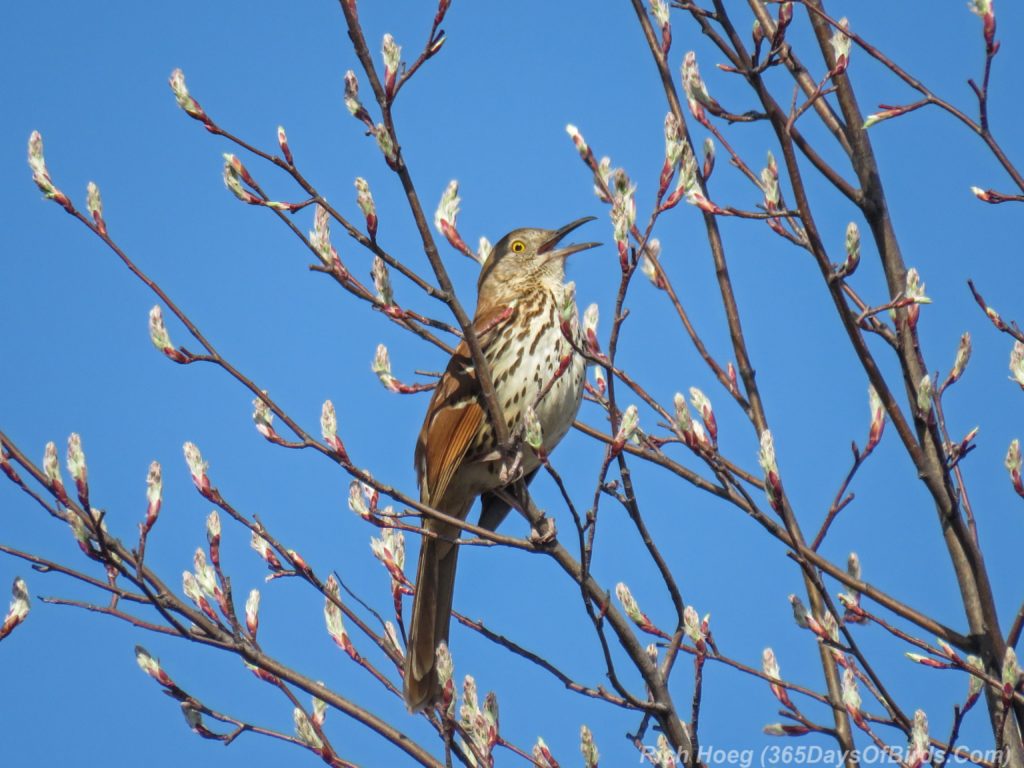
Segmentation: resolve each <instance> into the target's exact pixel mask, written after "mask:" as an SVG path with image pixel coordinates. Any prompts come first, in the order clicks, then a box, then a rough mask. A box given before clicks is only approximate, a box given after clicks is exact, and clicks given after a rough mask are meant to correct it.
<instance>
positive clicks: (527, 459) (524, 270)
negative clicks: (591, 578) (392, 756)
mask: <svg viewBox="0 0 1024 768" xmlns="http://www.w3.org/2000/svg"><path fill="white" fill-rule="evenodd" d="M588 221H593V217H592V216H589V217H586V218H582V219H577V220H576V221H574V222H572V223H570V224H567V225H565V226H564V227H562V228H561V229H556V230H550V229H516V230H513V231H512V232H509V233H508V234H507V235H505V237H503V238H501V240H499V241H498V243H497V244H496V245H495V246H494V248H493V250H492V251H491V254H490V256H489V257H488V259H487V261H486V262H485V263H484V265H483V267H482V268H481V271H480V279H479V282H478V283H477V304H476V313H475V314H474V316H473V329H474V330H475V332H476V334H477V338H478V339H479V340H480V346H481V348H482V350H483V353H484V357H485V358H486V360H487V364H488V366H490V372H491V378H492V381H493V382H494V391H495V394H496V395H497V399H498V403H499V405H500V406H501V408H502V411H503V412H504V415H505V422H506V424H507V425H508V429H509V432H514V431H515V430H516V428H517V427H518V426H519V423H520V421H521V419H522V416H523V413H524V411H525V409H526V407H527V406H531V405H532V406H533V407H534V408H535V411H536V414H537V418H538V420H539V421H540V425H541V431H542V433H543V444H542V450H543V451H550V450H551V449H552V448H554V447H555V445H557V444H558V441H559V440H561V439H562V437H564V436H565V433H566V432H568V431H569V427H570V426H572V422H573V420H574V419H575V418H576V411H577V410H578V409H579V406H580V399H581V398H582V396H583V378H584V370H585V368H586V365H585V362H584V360H583V359H582V357H580V355H579V354H576V353H574V352H573V348H572V346H571V345H570V344H569V343H568V341H567V340H566V339H565V338H564V336H563V334H562V330H561V310H562V305H563V300H564V288H565V286H564V285H563V280H564V279H565V259H566V257H567V256H569V255H571V254H573V253H576V252H577V251H582V250H585V249H587V248H593V247H595V246H597V245H599V243H582V244H580V245H569V246H566V247H563V248H559V247H558V244H559V242H560V241H561V240H562V239H563V238H564V237H565V236H566V235H568V234H569V233H570V232H572V231H573V230H574V229H576V228H577V227H579V226H580V225H582V224H585V223H586V222H588ZM574 311H575V310H574ZM569 325H570V327H571V328H574V329H575V333H576V334H577V340H576V341H577V345H578V343H579V338H578V336H579V326H578V323H576V322H572V323H570V324H569ZM566 356H569V364H568V367H567V368H564V369H563V371H562V374H561V375H560V376H559V377H558V378H557V379H555V378H554V377H555V375H556V373H557V371H558V369H559V367H560V364H561V363H562V361H563V358H565V357H566ZM553 379H554V383H553V384H551V382H552V380H553ZM549 384H551V386H550V389H549V390H548V391H547V392H546V393H544V396H543V397H542V398H540V400H539V401H538V397H539V396H540V395H541V393H542V391H543V389H544V388H545V387H546V386H548V385H549ZM499 449H500V446H498V445H497V443H496V441H495V439H494V430H493V429H492V427H491V423H490V420H489V418H488V415H487V407H486V404H485V403H484V401H483V398H482V395H481V392H480V386H479V384H478V382H477V378H476V374H475V372H474V368H473V360H472V357H471V356H470V353H469V348H468V347H467V346H466V343H465V342H462V343H460V344H459V346H458V347H457V348H456V350H455V353H454V354H453V355H452V359H451V360H450V361H449V363H448V367H447V368H446V369H445V372H444V375H443V376H442V377H441V379H440V381H439V382H438V384H437V388H436V389H435V390H434V395H433V397H432V398H431V400H430V407H429V408H428V409H427V415H426V418H425V419H424V420H423V428H422V429H421V430H420V435H419V439H418V440H417V441H416V454H415V464H416V476H417V480H418V482H419V488H420V501H421V502H422V503H423V504H426V505H427V506H430V507H433V508H434V509H436V510H438V511H440V512H443V513H445V514H446V515H449V516H450V517H454V518H458V519H459V520H465V519H466V516H467V515H468V514H469V509H470V507H471V506H472V505H473V502H474V501H475V500H476V498H477V496H481V497H482V500H481V511H480V526H481V527H483V528H487V529H488V530H494V529H495V528H497V527H498V525H499V524H500V523H501V521H502V520H503V519H504V518H505V515H507V514H508V511H509V506H508V503H507V502H505V501H503V500H502V499H500V498H499V497H498V495H497V494H495V493H494V491H496V490H499V489H501V488H502V487H504V486H506V485H507V484H508V483H509V479H508V478H507V477H506V478H505V479H504V481H503V480H502V478H501V474H502V471H501V470H502V463H503V459H502V458H501V457H500V450H499ZM539 465H540V461H539V459H538V458H537V456H536V454H535V452H534V451H532V450H530V449H526V450H524V451H523V452H522V456H521V470H522V476H523V477H525V479H526V482H529V481H530V479H532V477H533V475H534V474H535V473H536V471H537V468H538V467H539ZM423 528H424V529H426V530H427V531H429V532H430V533H431V534H434V535H433V536H423V537H422V540H421V541H422V543H421V547H420V560H419V565H418V567H417V574H416V595H415V597H414V598H413V603H412V620H411V623H410V625H409V638H408V644H407V645H408V648H407V651H406V656H405V703H406V705H407V706H408V707H409V709H410V710H412V711H413V712H417V711H420V710H422V709H424V708H426V707H427V706H429V705H430V704H431V703H432V702H433V701H434V699H435V698H436V697H437V695H438V694H439V692H440V691H439V687H438V680H437V670H436V663H437V658H436V655H437V647H438V645H439V644H440V643H441V642H442V641H443V642H447V640H448V624H449V622H450V620H451V612H452V592H453V589H454V587H455V563H456V560H457V559H458V555H459V547H458V544H457V543H456V539H458V538H459V534H460V532H461V531H460V529H459V528H458V527H457V526H455V525H452V524H450V523H444V522H441V521H438V520H435V519H433V518H429V517H424V518H423Z"/></svg>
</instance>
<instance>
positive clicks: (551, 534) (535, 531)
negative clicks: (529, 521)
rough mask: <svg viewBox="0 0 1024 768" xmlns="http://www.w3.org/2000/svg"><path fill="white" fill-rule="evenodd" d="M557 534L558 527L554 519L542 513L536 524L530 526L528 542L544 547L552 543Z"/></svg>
mask: <svg viewBox="0 0 1024 768" xmlns="http://www.w3.org/2000/svg"><path fill="white" fill-rule="evenodd" d="M557 536H558V528H557V526H556V525H555V519H554V518H553V517H548V516H547V515H544V516H543V517H541V519H540V520H538V521H537V524H536V525H534V526H531V528H530V543H531V544H533V545H534V546H538V547H545V546H548V545H549V544H554V542H555V539H556V537H557Z"/></svg>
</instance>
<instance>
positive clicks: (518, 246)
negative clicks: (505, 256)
mask: <svg viewBox="0 0 1024 768" xmlns="http://www.w3.org/2000/svg"><path fill="white" fill-rule="evenodd" d="M512 250H513V251H515V252H516V253H522V252H523V251H525V250H526V243H524V242H523V241H522V240H514V241H512Z"/></svg>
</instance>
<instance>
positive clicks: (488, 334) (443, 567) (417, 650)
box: [405, 306, 514, 712]
mask: <svg viewBox="0 0 1024 768" xmlns="http://www.w3.org/2000/svg"><path fill="white" fill-rule="evenodd" d="M513 315H514V308H512V307H508V306H499V307H494V308H493V309H492V310H490V311H488V312H484V313H482V314H480V315H479V316H478V317H477V318H475V319H474V323H473V326H474V330H475V331H476V333H477V338H478V339H479V340H480V345H481V347H482V348H483V351H484V355H485V356H486V355H487V352H488V350H489V349H490V348H491V347H492V346H493V343H494V340H495V339H499V338H500V337H501V334H500V330H501V328H503V327H504V326H505V325H506V323H508V322H509V321H510V319H511V318H512V316H513ZM478 395H479V385H478V384H477V378H476V373H475V371H474V370H473V360H472V357H471V356H470V354H469V347H468V346H467V345H466V343H465V342H462V343H461V344H459V346H458V347H457V348H456V350H455V353H454V354H453V355H452V358H451V360H450V361H449V363H448V367H447V369H446V370H445V372H444V375H443V376H442V377H441V380H440V381H439V382H438V384H437V387H436V388H435V390H434V395H433V397H432V398H431V400H430V406H429V407H428V409H427V415H426V417H425V418H424V420H423V428H422V429H421V430H420V434H419V439H418V440H417V441H416V452H415V456H414V463H415V466H416V474H417V479H418V481H419V486H420V501H421V502H422V503H424V504H427V505H428V506H431V507H433V508H434V509H437V510H438V511H439V512H443V513H444V514H446V515H449V516H451V517H455V518H458V519H460V520H464V519H465V518H466V516H467V515H468V514H469V509H470V507H471V506H472V505H473V501H474V499H475V494H472V493H466V492H465V489H461V488H460V487H459V485H460V483H459V477H458V476H459V472H460V470H462V469H463V468H464V467H465V466H466V465H467V463H469V462H471V461H473V457H472V456H468V455H467V454H468V453H469V450H470V448H471V447H472V445H473V442H474V440H475V439H476V438H477V437H478V435H479V434H480V429H481V426H482V425H483V423H484V420H485V419H486V418H487V417H486V414H485V413H484V411H483V408H481V406H480V403H479V400H478ZM478 492H479V491H478ZM423 527H424V528H426V529H427V530H428V531H431V532H432V533H435V534H436V535H437V536H438V537H442V538H435V537H428V536H424V537H423V538H422V543H421V546H420V557H419V564H418V565H417V574H416V594H415V596H414V598H413V604H412V618H411V620H410V624H409V638H408V648H407V651H406V658H405V703H406V705H407V706H408V707H409V709H410V710H412V711H414V712H416V711H419V710H422V709H424V708H425V707H427V706H429V705H430V703H431V702H432V701H433V700H434V699H435V698H436V697H437V694H438V693H439V691H438V682H437V670H436V668H435V667H436V653H437V646H438V645H439V644H440V643H441V642H447V640H448V626H449V624H450V622H451V611H452V595H453V594H454V590H455V565H456V562H457V560H458V552H459V548H458V547H457V546H455V545H454V544H453V543H452V541H453V540H454V539H457V538H458V536H459V529H458V528H457V527H456V526H454V525H451V524H446V523H443V522H440V521H437V520H432V519H430V518H424V520H423ZM446 539H447V541H446Z"/></svg>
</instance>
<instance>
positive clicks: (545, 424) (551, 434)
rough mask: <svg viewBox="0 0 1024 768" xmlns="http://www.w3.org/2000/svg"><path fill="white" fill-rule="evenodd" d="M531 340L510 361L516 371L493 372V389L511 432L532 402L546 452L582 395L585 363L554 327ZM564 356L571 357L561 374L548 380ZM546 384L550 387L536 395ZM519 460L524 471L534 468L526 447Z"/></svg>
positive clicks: (572, 415)
mask: <svg viewBox="0 0 1024 768" xmlns="http://www.w3.org/2000/svg"><path fill="white" fill-rule="evenodd" d="M535 341H536V343H534V342H531V343H530V344H529V345H524V346H523V347H522V357H521V358H519V359H518V361H514V363H513V365H515V363H518V365H515V367H517V368H518V372H517V373H514V374H512V373H510V374H507V375H502V374H503V373H504V371H503V370H496V371H495V372H494V375H495V380H496V385H495V391H496V394H497V395H498V401H499V402H500V403H501V406H502V408H503V409H504V411H505V416H506V420H507V423H508V425H509V429H510V430H512V431H514V430H516V429H517V428H518V427H519V424H520V422H521V420H522V417H523V413H524V411H525V409H526V406H528V405H533V407H534V410H535V412H536V414H537V419H538V421H540V425H541V431H542V433H543V449H544V451H545V452H550V451H551V450H553V449H554V447H555V446H556V445H557V444H558V443H559V441H560V440H561V439H562V438H563V437H565V434H566V433H567V432H568V431H569V428H570V427H571V426H572V423H573V420H574V419H575V418H576V411H577V410H578V409H579V404H580V398H581V397H582V395H583V380H584V370H585V367H586V366H585V362H584V360H583V358H582V357H580V356H579V355H578V354H575V353H574V352H573V351H572V349H571V347H570V346H569V344H568V343H567V342H566V340H565V339H564V338H563V336H562V332H561V330H560V329H558V328H555V329H554V330H553V331H552V332H548V333H545V334H542V336H541V337H540V338H539V339H536V340H535ZM566 355H571V359H570V360H569V361H567V365H566V368H565V370H564V371H562V373H561V375H559V376H558V378H557V379H555V380H554V382H553V383H551V382H552V379H553V378H554V377H555V375H556V373H558V370H559V368H560V366H561V365H562V363H563V359H564V358H565V357H566ZM517 357H519V356H518V355H517ZM549 383H550V384H551V386H550V388H548V390H547V392H545V393H544V395H543V397H540V395H541V393H542V392H544V389H545V388H546V387H548V385H549ZM538 397H540V400H539V401H538ZM523 460H524V464H525V465H526V467H527V471H529V470H530V469H532V468H535V467H536V466H537V463H538V462H537V460H536V456H535V455H534V454H533V451H532V450H530V449H529V448H526V449H525V450H524V456H523Z"/></svg>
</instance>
